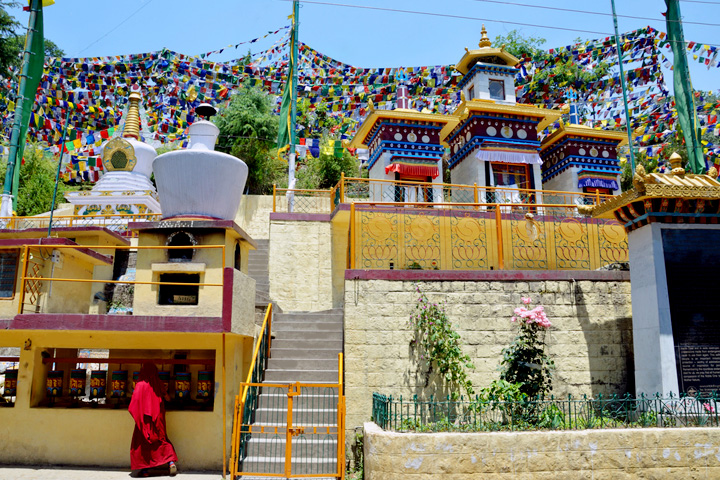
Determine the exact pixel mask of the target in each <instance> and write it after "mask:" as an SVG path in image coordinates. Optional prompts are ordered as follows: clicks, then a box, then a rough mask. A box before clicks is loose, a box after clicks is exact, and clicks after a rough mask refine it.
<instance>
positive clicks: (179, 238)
mask: <svg viewBox="0 0 720 480" xmlns="http://www.w3.org/2000/svg"><path fill="white" fill-rule="evenodd" d="M195 245H197V241H195V237H193V235H192V234H190V233H187V232H175V233H173V234H172V235H170V236H169V237H168V241H167V246H168V247H182V246H188V247H192V246H195ZM194 253H195V250H194V249H192V248H187V249H185V248H173V249H168V254H167V255H168V261H169V262H189V261H191V260H192V258H193V255H194Z"/></svg>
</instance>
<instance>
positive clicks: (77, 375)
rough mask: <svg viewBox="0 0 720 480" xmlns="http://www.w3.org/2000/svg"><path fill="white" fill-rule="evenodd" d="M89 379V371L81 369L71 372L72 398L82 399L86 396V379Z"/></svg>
mask: <svg viewBox="0 0 720 480" xmlns="http://www.w3.org/2000/svg"><path fill="white" fill-rule="evenodd" d="M86 378H87V370H85V369H84V368H79V369H77V370H70V396H71V397H82V396H84V395H85V379H86Z"/></svg>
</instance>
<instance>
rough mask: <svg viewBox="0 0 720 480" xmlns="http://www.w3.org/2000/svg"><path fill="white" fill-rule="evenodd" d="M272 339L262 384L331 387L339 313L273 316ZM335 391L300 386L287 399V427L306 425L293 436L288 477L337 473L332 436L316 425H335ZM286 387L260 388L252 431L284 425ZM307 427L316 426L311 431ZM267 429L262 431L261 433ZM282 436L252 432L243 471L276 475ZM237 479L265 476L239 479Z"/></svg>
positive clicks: (335, 370)
mask: <svg viewBox="0 0 720 480" xmlns="http://www.w3.org/2000/svg"><path fill="white" fill-rule="evenodd" d="M272 333H273V336H274V337H275V338H274V339H273V341H272V345H271V349H270V360H269V362H268V366H267V368H266V369H265V379H264V381H263V383H266V384H288V383H295V382H301V383H330V384H333V383H337V382H338V353H340V352H341V351H342V349H343V314H342V310H341V309H338V310H327V311H324V312H288V313H280V314H276V315H275V316H274V319H273V324H272ZM337 402H338V391H337V389H330V388H322V387H317V388H316V387H313V388H303V389H302V390H301V395H299V396H297V397H294V399H293V422H292V423H293V427H294V428H298V427H306V432H305V434H301V435H298V436H295V437H293V440H292V452H293V453H292V469H293V474H307V475H311V474H315V475H317V476H314V477H311V478H315V479H320V478H328V477H323V474H324V473H330V472H335V471H336V470H337V435H336V434H334V433H328V432H327V431H325V432H322V427H333V428H335V427H336V426H337ZM287 403H288V397H287V389H285V388H282V389H280V388H272V387H267V388H265V387H263V388H262V389H261V391H260V395H259V397H258V407H257V410H256V411H255V415H254V421H253V426H254V427H260V426H265V427H274V426H278V427H283V429H284V427H285V426H286V424H287ZM310 427H313V428H315V427H317V428H316V431H317V433H311V430H312V429H311V428H310ZM266 430H267V429H266ZM284 454H285V434H284V433H278V434H274V433H268V434H253V435H252V437H251V438H250V439H249V440H248V442H247V445H246V457H245V459H244V461H243V468H242V470H243V471H246V472H256V473H281V472H283V470H284V458H285V457H284ZM241 478H243V479H255V478H258V479H259V478H267V477H260V476H258V477H253V476H246V475H243V476H242V477H241Z"/></svg>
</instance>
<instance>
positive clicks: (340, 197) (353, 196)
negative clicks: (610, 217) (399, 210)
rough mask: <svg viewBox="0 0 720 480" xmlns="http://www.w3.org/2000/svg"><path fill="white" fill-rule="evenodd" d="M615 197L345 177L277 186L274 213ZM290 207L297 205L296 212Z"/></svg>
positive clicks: (470, 206)
mask: <svg viewBox="0 0 720 480" xmlns="http://www.w3.org/2000/svg"><path fill="white" fill-rule="evenodd" d="M611 196H612V195H606V194H600V193H597V192H596V193H583V192H565V191H560V190H539V189H531V188H512V187H506V186H500V187H493V186H490V187H486V186H479V185H477V184H473V185H463V184H454V183H432V182H412V181H405V180H384V179H375V178H354V177H345V175H344V174H342V175H341V178H340V181H339V182H338V183H337V185H335V186H334V187H332V188H331V189H328V190H309V189H287V188H277V187H275V186H273V212H278V211H280V212H290V213H331V212H332V211H334V210H335V208H337V206H338V205H340V204H342V203H378V202H393V203H396V204H408V203H410V204H417V203H428V204H430V205H429V206H435V205H434V204H439V203H445V204H448V203H452V204H455V205H456V208H466V209H473V208H474V204H482V203H484V204H498V203H500V204H509V205H510V206H509V207H508V209H511V208H517V207H518V206H521V205H537V204H548V205H558V206H562V205H572V206H577V205H595V204H600V203H602V202H603V201H605V200H606V199H607V198H610V197H611ZM466 204H468V205H466ZM290 205H293V207H292V211H290Z"/></svg>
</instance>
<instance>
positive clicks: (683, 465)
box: [364, 423, 720, 480]
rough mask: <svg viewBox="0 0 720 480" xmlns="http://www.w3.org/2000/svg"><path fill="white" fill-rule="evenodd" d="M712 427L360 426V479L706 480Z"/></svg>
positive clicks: (719, 473)
mask: <svg viewBox="0 0 720 480" xmlns="http://www.w3.org/2000/svg"><path fill="white" fill-rule="evenodd" d="M718 435H720V428H662V429H661V428H646V429H622V430H612V429H608V430H581V431H552V432H551V431H548V432H492V433H434V434H427V433H426V434H411V433H394V432H385V431H383V430H381V429H380V428H379V427H378V426H377V425H375V424H374V423H366V424H365V439H364V440H365V443H364V454H365V479H366V480H380V479H382V480H396V479H397V480H401V479H402V480H420V479H430V478H452V479H454V480H464V479H468V480H469V479H475V478H483V479H490V478H492V479H495V480H504V479H507V480H516V479H538V480H545V479H547V480H551V479H553V480H554V479H565V478H568V479H569V478H573V479H575V478H578V479H591V478H592V479H595V480H605V479H612V480H619V479H630V478H652V479H678V478H693V479H714V478H720V442H718V440H717V438H718Z"/></svg>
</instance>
